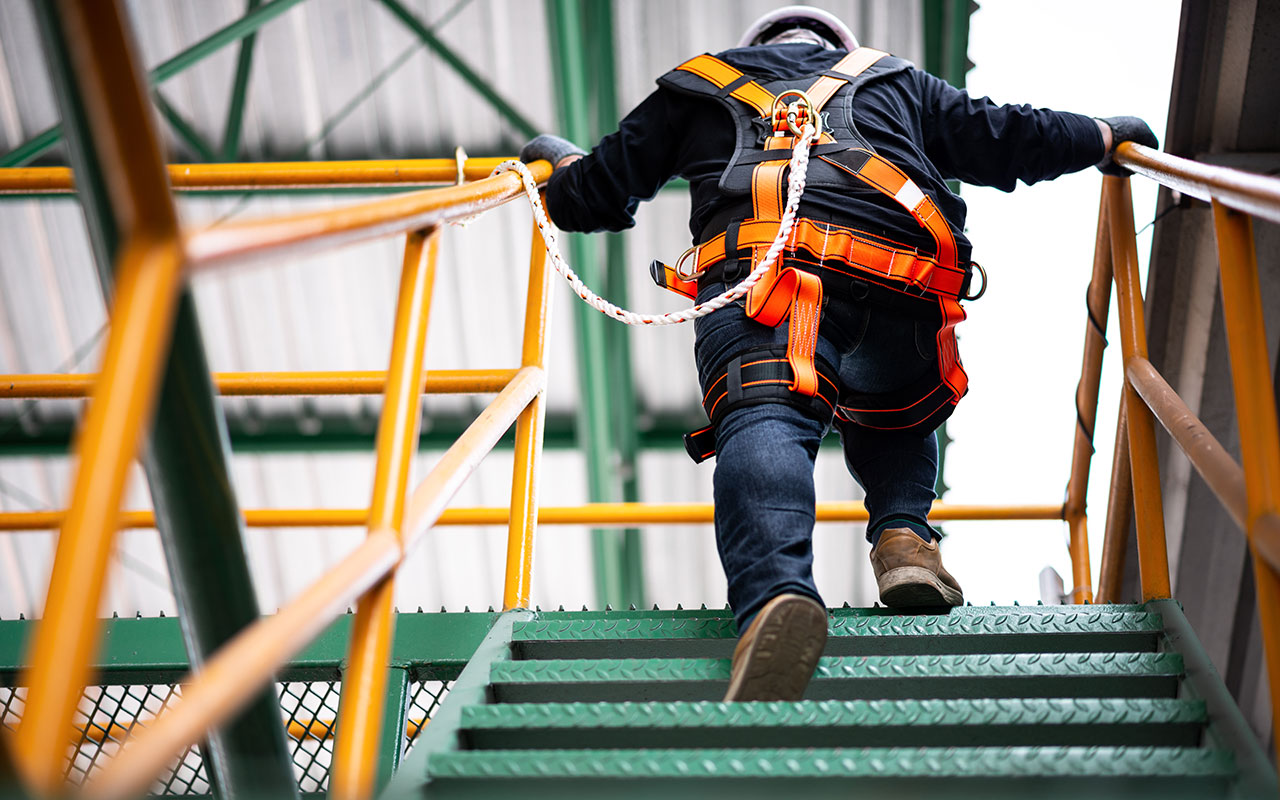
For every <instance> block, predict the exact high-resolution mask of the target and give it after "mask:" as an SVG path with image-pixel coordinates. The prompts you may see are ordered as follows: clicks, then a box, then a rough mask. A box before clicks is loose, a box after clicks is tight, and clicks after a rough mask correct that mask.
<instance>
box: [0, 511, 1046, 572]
mask: <svg viewBox="0 0 1280 800" xmlns="http://www.w3.org/2000/svg"><path fill="white" fill-rule="evenodd" d="M537 511H538V516H537V524H538V525H586V526H590V527H593V528H610V527H613V528H631V527H635V526H636V525H686V524H699V523H708V524H709V523H711V521H712V515H713V514H714V511H715V508H714V506H712V505H711V504H710V503H588V504H586V505H581V506H541V507H539V508H538V509H537ZM243 513H244V521H245V525H246V526H248V527H250V528H353V527H364V526H366V525H367V524H368V520H369V510H368V509H365V508H257V509H246V510H245V511H244V512H243ZM65 516H66V512H65V511H10V512H5V513H2V514H0V532H3V531H41V530H53V529H55V528H57V527H58V526H59V525H61V524H62V520H63V519H64V518H65ZM929 518H930V519H936V520H938V521H939V522H960V521H968V522H1007V521H1028V520H1060V519H1064V518H1065V515H1064V511H1063V507H1062V506H1061V505H1052V504H1048V503H1045V504H1042V505H982V504H976V503H969V504H957V503H945V502H934V504H933V508H932V510H930V511H929ZM817 519H818V522H866V521H867V520H868V519H869V515H868V514H867V509H866V507H865V506H864V505H863V504H862V501H860V500H834V501H828V502H821V503H818V504H817ZM510 520H511V510H510V509H509V508H502V507H499V506H490V507H470V508H450V509H448V510H446V511H444V512H443V513H442V514H441V515H440V518H439V519H438V520H437V521H436V523H435V524H436V526H437V527H439V526H476V525H507V524H508V523H509V522H510ZM154 527H155V515H154V514H153V513H152V512H150V511H123V512H121V514H120V528H131V529H145V528H154ZM520 563H523V560H522V559H521V560H520Z"/></svg>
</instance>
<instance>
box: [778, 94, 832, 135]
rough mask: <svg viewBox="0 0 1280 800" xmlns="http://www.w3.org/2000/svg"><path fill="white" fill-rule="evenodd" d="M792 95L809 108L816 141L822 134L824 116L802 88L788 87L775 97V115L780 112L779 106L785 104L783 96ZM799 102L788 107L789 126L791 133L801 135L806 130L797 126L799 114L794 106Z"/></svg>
mask: <svg viewBox="0 0 1280 800" xmlns="http://www.w3.org/2000/svg"><path fill="white" fill-rule="evenodd" d="M792 95H795V96H796V97H798V98H800V99H799V100H798V101H797V103H804V105H805V106H806V107H807V108H808V109H809V119H810V121H811V122H812V123H813V141H815V142H816V141H817V140H818V137H819V136H821V135H822V116H821V115H820V114H818V111H817V109H815V108H814V107H813V101H812V100H810V99H809V95H807V94H805V93H804V92H803V91H801V90H800V89H788V90H786V91H785V92H783V93H782V94H780V95H778V96H777V97H775V98H773V115H774V116H776V115H777V113H778V106H779V105H783V98H785V97H790V96H792ZM797 103H792V104H791V105H790V106H788V107H787V127H788V128H790V129H791V133H793V134H794V135H795V136H797V137H798V136H801V135H802V134H803V133H804V131H803V130H799V129H797V128H796V117H797V116H798V114H797V112H796V111H795V110H794V106H795V105H796V104H797Z"/></svg>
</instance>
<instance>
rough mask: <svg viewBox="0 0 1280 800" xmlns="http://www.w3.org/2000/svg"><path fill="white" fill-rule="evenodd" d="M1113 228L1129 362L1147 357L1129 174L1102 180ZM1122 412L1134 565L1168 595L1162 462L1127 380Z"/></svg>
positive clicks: (1146, 594)
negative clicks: (1130, 485)
mask: <svg viewBox="0 0 1280 800" xmlns="http://www.w3.org/2000/svg"><path fill="white" fill-rule="evenodd" d="M1102 185H1103V193H1104V196H1105V197H1106V202H1107V219H1108V221H1109V222H1108V224H1109V227H1110V230H1111V248H1112V250H1111V261H1112V266H1113V268H1114V272H1115V280H1116V299H1117V301H1118V303H1119V308H1120V315H1119V316H1120V334H1121V347H1122V350H1123V351H1124V360H1125V364H1126V365H1127V364H1128V363H1129V361H1130V359H1132V358H1135V357H1140V358H1146V357H1147V327H1146V326H1147V323H1146V317H1145V315H1144V312H1143V307H1142V287H1141V286H1139V281H1138V244H1137V237H1136V235H1135V232H1134V226H1133V196H1132V194H1131V191H1130V187H1129V179H1128V178H1117V177H1115V176H1112V175H1107V176H1105V177H1103V179H1102ZM1124 397H1125V413H1126V414H1127V416H1128V420H1129V458H1130V462H1131V464H1132V467H1133V497H1134V509H1135V511H1136V512H1137V515H1138V570H1139V572H1140V573H1141V576H1142V599H1143V600H1144V601H1146V600H1159V599H1164V598H1166V597H1168V596H1169V592H1170V588H1169V555H1168V550H1167V544H1166V541H1165V532H1164V508H1163V506H1162V504H1161V499H1160V465H1159V461H1158V459H1157V456H1156V431H1155V420H1154V419H1153V418H1152V416H1151V410H1150V409H1149V408H1147V406H1146V404H1144V403H1143V402H1142V398H1141V397H1139V396H1138V393H1137V391H1135V390H1134V388H1133V387H1132V386H1130V385H1129V384H1128V381H1126V382H1125V387H1124Z"/></svg>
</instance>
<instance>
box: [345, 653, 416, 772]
mask: <svg viewBox="0 0 1280 800" xmlns="http://www.w3.org/2000/svg"><path fill="white" fill-rule="evenodd" d="M384 705H385V710H384V712H383V718H382V737H381V738H380V739H379V740H378V741H379V748H380V751H381V752H379V754H378V774H377V777H376V779H375V782H374V789H373V793H374V795H375V796H376V795H379V794H381V793H382V790H383V789H385V788H387V784H388V783H389V782H390V781H391V776H392V775H394V774H395V773H396V770H398V769H400V758H401V756H402V755H403V752H402V751H403V750H404V729H405V720H406V719H407V718H408V716H409V670H407V669H403V668H400V667H392V668H391V669H390V670H389V674H388V675H387V694H386V699H385V701H384ZM338 714H339V719H341V714H342V709H341V707H339V709H338Z"/></svg>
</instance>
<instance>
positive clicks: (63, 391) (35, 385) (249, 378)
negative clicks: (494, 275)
mask: <svg viewBox="0 0 1280 800" xmlns="http://www.w3.org/2000/svg"><path fill="white" fill-rule="evenodd" d="M422 374H423V378H422V391H423V393H425V394H472V393H474V394H496V393H497V392H500V391H502V387H503V386H506V385H507V383H508V382H510V380H511V378H512V377H513V376H514V375H515V374H516V371H515V370H514V369H435V370H426V371H424V372H423V373H422ZM97 380H98V376H97V375H93V374H88V375H61V374H42V375H0V397H3V398H14V399H43V398H52V397H63V398H74V397H86V396H88V394H89V391H90V390H91V389H92V387H93V385H94V383H95V382H97ZM386 384H387V373H385V372H378V371H374V370H348V371H310V372H215V373H214V374H213V385H214V387H215V388H216V389H217V390H218V394H220V395H223V396H224V397H269V396H294V395H354V394H382V393H383V391H384V390H385V389H386Z"/></svg>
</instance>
